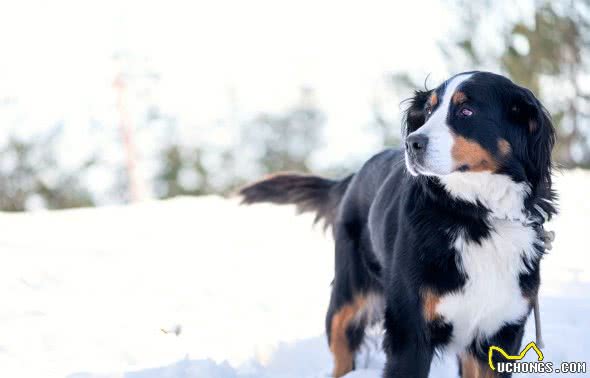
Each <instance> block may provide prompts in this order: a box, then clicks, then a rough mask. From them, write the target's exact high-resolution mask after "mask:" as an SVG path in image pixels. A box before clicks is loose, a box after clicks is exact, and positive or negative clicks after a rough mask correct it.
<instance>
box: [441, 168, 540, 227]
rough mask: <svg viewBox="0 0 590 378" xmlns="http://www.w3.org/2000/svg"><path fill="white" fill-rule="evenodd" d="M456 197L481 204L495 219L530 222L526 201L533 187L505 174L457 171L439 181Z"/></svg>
mask: <svg viewBox="0 0 590 378" xmlns="http://www.w3.org/2000/svg"><path fill="white" fill-rule="evenodd" d="M438 179H439V181H440V183H441V184H442V186H443V187H444V188H445V190H446V191H447V192H448V193H449V194H450V195H451V196H452V197H454V198H457V199H461V200H463V201H466V202H469V203H473V204H476V205H482V206H484V207H485V208H487V209H488V210H489V212H490V214H489V216H490V217H491V218H495V219H504V220H512V221H519V222H527V221H528V220H529V216H528V212H527V211H526V209H525V199H526V197H527V195H529V193H530V187H529V185H528V184H526V183H525V182H520V183H517V182H514V181H513V180H511V179H510V177H508V176H505V175H499V174H493V173H489V172H455V173H451V174H449V175H445V176H441V177H439V178H438Z"/></svg>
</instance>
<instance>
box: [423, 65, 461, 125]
mask: <svg viewBox="0 0 590 378" xmlns="http://www.w3.org/2000/svg"><path fill="white" fill-rule="evenodd" d="M471 76H473V74H461V75H457V76H455V77H454V78H452V79H451V80H450V81H448V82H447V84H446V85H445V86H444V88H443V93H442V101H441V102H440V105H439V106H438V107H437V108H436V110H435V111H434V112H433V113H432V115H431V116H430V118H429V119H428V121H427V122H426V123H425V124H424V126H423V128H424V127H430V126H431V125H433V126H437V125H441V126H442V125H444V124H446V120H447V116H448V115H449V107H450V104H451V100H452V98H453V94H455V91H456V90H457V88H459V86H460V85H461V84H463V83H464V82H465V81H467V80H469V79H470V78H471Z"/></svg>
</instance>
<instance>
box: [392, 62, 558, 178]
mask: <svg viewBox="0 0 590 378" xmlns="http://www.w3.org/2000/svg"><path fill="white" fill-rule="evenodd" d="M404 134H405V135H406V139H405V147H406V148H405V150H406V165H407V168H408V171H409V172H410V173H411V174H412V175H414V176H418V175H424V176H438V177H445V176H447V175H453V176H458V175H459V176H460V175H461V173H470V174H473V173H474V172H482V173H486V174H492V175H505V176H508V177H510V178H511V181H515V182H527V183H528V186H529V188H530V189H532V190H535V189H538V188H540V187H545V188H549V187H550V184H551V150H552V148H553V144H554V142H555V131H554V128H553V125H552V124H551V119H550V117H549V115H548V113H547V111H546V110H545V109H544V108H543V106H542V105H541V103H540V102H539V100H538V99H537V98H536V97H535V96H534V95H533V93H532V92H531V91H530V90H528V89H526V88H523V87H520V86H518V85H516V84H514V83H513V82H512V81H510V80H509V79H507V78H505V77H503V76H500V75H496V74H493V73H489V72H467V73H462V74H459V75H456V76H453V77H452V78H450V79H449V80H447V81H446V82H444V83H443V84H441V85H440V86H439V87H438V88H436V89H433V90H429V91H417V92H416V93H415V95H414V97H413V98H412V99H411V101H410V106H409V108H408V109H407V111H406V122H405V133H404Z"/></svg>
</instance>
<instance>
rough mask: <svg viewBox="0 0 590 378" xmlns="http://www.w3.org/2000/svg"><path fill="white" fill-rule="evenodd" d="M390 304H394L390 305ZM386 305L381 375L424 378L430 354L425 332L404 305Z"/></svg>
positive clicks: (429, 361)
mask: <svg viewBox="0 0 590 378" xmlns="http://www.w3.org/2000/svg"><path fill="white" fill-rule="evenodd" d="M392 306H394V307H392ZM392 306H390V305H388V306H387V309H386V311H385V340H384V342H383V347H384V350H385V353H386V357H387V362H386V364H385V370H384V372H383V377H384V378H394V377H395V378H398V377H412V378H427V377H428V372H429V371H430V363H431V361H432V356H433V351H434V349H433V347H432V343H431V342H430V340H429V336H428V332H426V330H425V327H424V326H423V325H422V324H423V322H422V321H421V319H420V318H419V317H418V316H416V314H409V313H408V309H409V308H408V307H404V306H403V305H401V306H400V304H399V303H398V306H399V307H397V308H398V309H400V308H401V309H402V311H399V310H397V309H396V307H395V305H393V304H392Z"/></svg>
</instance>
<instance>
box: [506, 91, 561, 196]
mask: <svg viewBox="0 0 590 378" xmlns="http://www.w3.org/2000/svg"><path fill="white" fill-rule="evenodd" d="M511 97H512V99H511V102H510V109H509V112H510V118H511V119H512V120H513V121H514V122H515V123H517V124H518V125H520V127H523V128H524V131H525V133H526V157H527V161H526V162H525V166H526V170H527V173H528V174H529V176H530V180H531V181H532V183H533V185H534V187H533V190H535V189H541V188H545V189H547V190H550V188H551V151H552V150H553V146H554V144H555V128H554V127H553V123H552V122H551V116H550V115H549V112H548V111H547V109H545V108H544V107H543V105H542V104H541V102H540V101H539V100H538V99H537V98H536V97H535V95H534V94H533V93H532V92H531V91H530V90H528V89H526V88H522V87H518V88H517V89H516V91H515V92H514V94H513V96H511Z"/></svg>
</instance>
